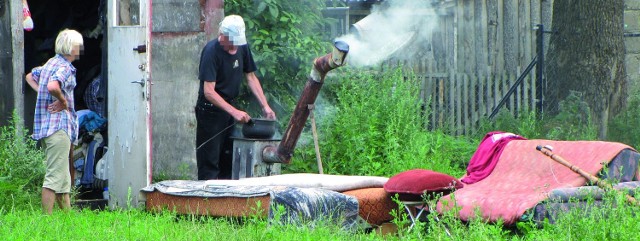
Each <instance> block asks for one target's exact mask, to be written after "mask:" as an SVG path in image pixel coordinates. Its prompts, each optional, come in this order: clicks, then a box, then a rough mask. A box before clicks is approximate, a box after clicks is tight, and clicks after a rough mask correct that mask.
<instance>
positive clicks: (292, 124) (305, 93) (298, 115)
mask: <svg viewBox="0 0 640 241" xmlns="http://www.w3.org/2000/svg"><path fill="white" fill-rule="evenodd" d="M348 52H349V45H348V44H347V43H346V42H343V41H335V42H334V44H333V51H331V53H328V54H327V55H325V56H322V57H318V58H316V59H315V60H314V61H313V68H312V70H311V74H310V75H309V78H308V80H307V84H306V85H305V86H304V89H303V90H302V94H301V95H300V99H298V103H297V105H296V108H295V110H294V111H293V115H291V119H289V125H288V126H287V130H286V131H285V132H284V134H283V136H282V141H281V142H280V144H279V145H278V146H277V147H276V146H267V147H265V148H264V149H263V150H262V159H263V161H265V162H272V163H273V162H279V163H290V162H291V157H292V156H293V149H294V148H295V147H296V143H297V142H298V138H300V134H301V133H302V129H303V128H304V123H305V122H306V121H307V118H308V117H309V105H312V104H313V103H315V101H316V98H317V97H318V92H320V88H321V87H322V84H323V83H324V77H325V76H326V75H327V72H329V71H331V70H332V69H335V68H338V67H340V66H343V65H344V64H345V58H346V57H347V53H348Z"/></svg>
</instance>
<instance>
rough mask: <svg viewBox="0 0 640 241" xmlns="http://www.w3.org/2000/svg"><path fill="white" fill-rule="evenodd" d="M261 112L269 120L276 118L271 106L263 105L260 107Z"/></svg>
mask: <svg viewBox="0 0 640 241" xmlns="http://www.w3.org/2000/svg"><path fill="white" fill-rule="evenodd" d="M262 113H263V114H264V117H265V118H267V119H269V120H275V119H276V113H275V112H273V110H271V107H269V106H265V107H264V108H262Z"/></svg>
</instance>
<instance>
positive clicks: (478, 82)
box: [417, 73, 536, 135]
mask: <svg viewBox="0 0 640 241" xmlns="http://www.w3.org/2000/svg"><path fill="white" fill-rule="evenodd" d="M417 77H418V78H419V79H420V80H421V81H420V83H421V86H420V98H421V99H422V100H423V103H424V105H425V107H428V108H425V110H427V111H428V112H427V115H426V116H425V119H424V120H425V121H424V124H425V127H426V128H429V129H443V130H447V131H449V132H450V133H451V134H456V135H462V134H470V133H472V132H474V131H475V130H476V128H477V127H478V124H479V121H480V120H481V119H482V118H485V119H486V118H488V117H489V115H490V114H491V112H492V111H493V110H494V109H495V108H496V107H497V106H498V103H499V102H500V101H501V100H502V98H503V97H504V96H505V95H506V94H507V92H508V90H509V89H510V88H511V86H513V85H514V84H515V82H516V79H517V77H516V76H514V75H507V74H503V75H493V76H475V75H469V74H464V73H429V74H419V75H417ZM535 84H536V82H535V79H534V78H533V77H532V76H528V77H527V78H525V79H524V81H523V82H522V83H521V85H519V86H518V87H517V88H516V90H515V91H514V92H513V94H512V95H511V96H510V97H509V98H508V99H506V102H505V105H504V106H503V107H502V108H505V109H507V110H508V111H510V112H511V113H518V112H520V111H528V110H533V109H534V108H535V105H536V99H535V96H536V86H535Z"/></svg>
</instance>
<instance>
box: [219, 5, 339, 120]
mask: <svg viewBox="0 0 640 241" xmlns="http://www.w3.org/2000/svg"><path fill="white" fill-rule="evenodd" d="M324 6H325V5H324V1H323V0H263V1H253V0H230V1H225V15H230V14H238V15H241V16H243V18H244V20H245V22H246V25H247V38H248V39H247V40H248V42H249V45H250V47H251V49H252V51H253V52H254V58H255V60H256V62H257V64H258V73H257V74H258V75H259V77H260V78H261V80H263V81H262V84H263V87H264V90H265V94H266V95H267V98H268V99H269V101H271V103H270V104H271V105H272V107H273V108H274V111H276V112H278V115H279V116H280V118H281V119H282V118H283V115H282V112H283V111H286V112H289V110H290V109H292V106H293V105H294V104H295V101H296V100H297V98H296V96H297V95H295V93H297V91H298V90H299V89H300V88H301V87H302V86H304V81H306V80H307V76H308V74H309V71H310V69H311V68H310V67H311V63H312V61H313V59H314V58H315V57H317V56H319V55H321V54H324V52H327V51H329V47H330V43H328V42H325V41H323V38H322V32H321V31H320V30H321V29H322V27H323V25H324V24H325V23H326V22H325V20H324V19H323V18H322V13H321V10H322V9H323V8H324ZM241 95H242V97H243V98H240V99H242V100H247V98H245V97H249V98H251V97H250V96H252V95H250V92H249V91H248V90H247V89H245V90H243V91H242V93H241ZM242 104H243V105H245V106H247V107H251V106H250V105H249V104H248V102H246V101H245V102H244V103H242ZM249 110H250V111H251V110H253V111H255V109H249ZM287 114H288V113H287Z"/></svg>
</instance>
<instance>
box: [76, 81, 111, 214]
mask: <svg viewBox="0 0 640 241" xmlns="http://www.w3.org/2000/svg"><path fill="white" fill-rule="evenodd" d="M99 85H100V80H99V77H97V78H96V79H95V80H94V81H93V82H92V83H91V84H90V86H89V88H87V90H86V91H85V96H84V97H85V101H86V102H87V107H88V109H83V110H78V111H77V112H76V114H77V116H78V127H79V131H78V140H77V142H76V143H74V145H73V153H72V154H71V155H72V156H71V158H70V159H71V160H73V166H72V167H71V179H72V187H73V188H74V189H75V190H77V192H78V193H77V195H76V198H77V201H76V202H75V205H78V206H81V207H90V208H92V209H103V208H104V207H105V206H106V205H107V202H108V199H109V189H108V186H109V185H108V176H107V175H108V173H107V170H108V169H107V160H106V159H107V158H106V155H105V154H106V153H107V150H108V147H107V143H108V142H107V138H108V134H107V118H106V117H105V116H104V114H102V113H103V111H102V110H103V102H102V101H98V100H97V99H99V97H97V96H98V95H99V93H98V90H99ZM92 100H94V101H92Z"/></svg>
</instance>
